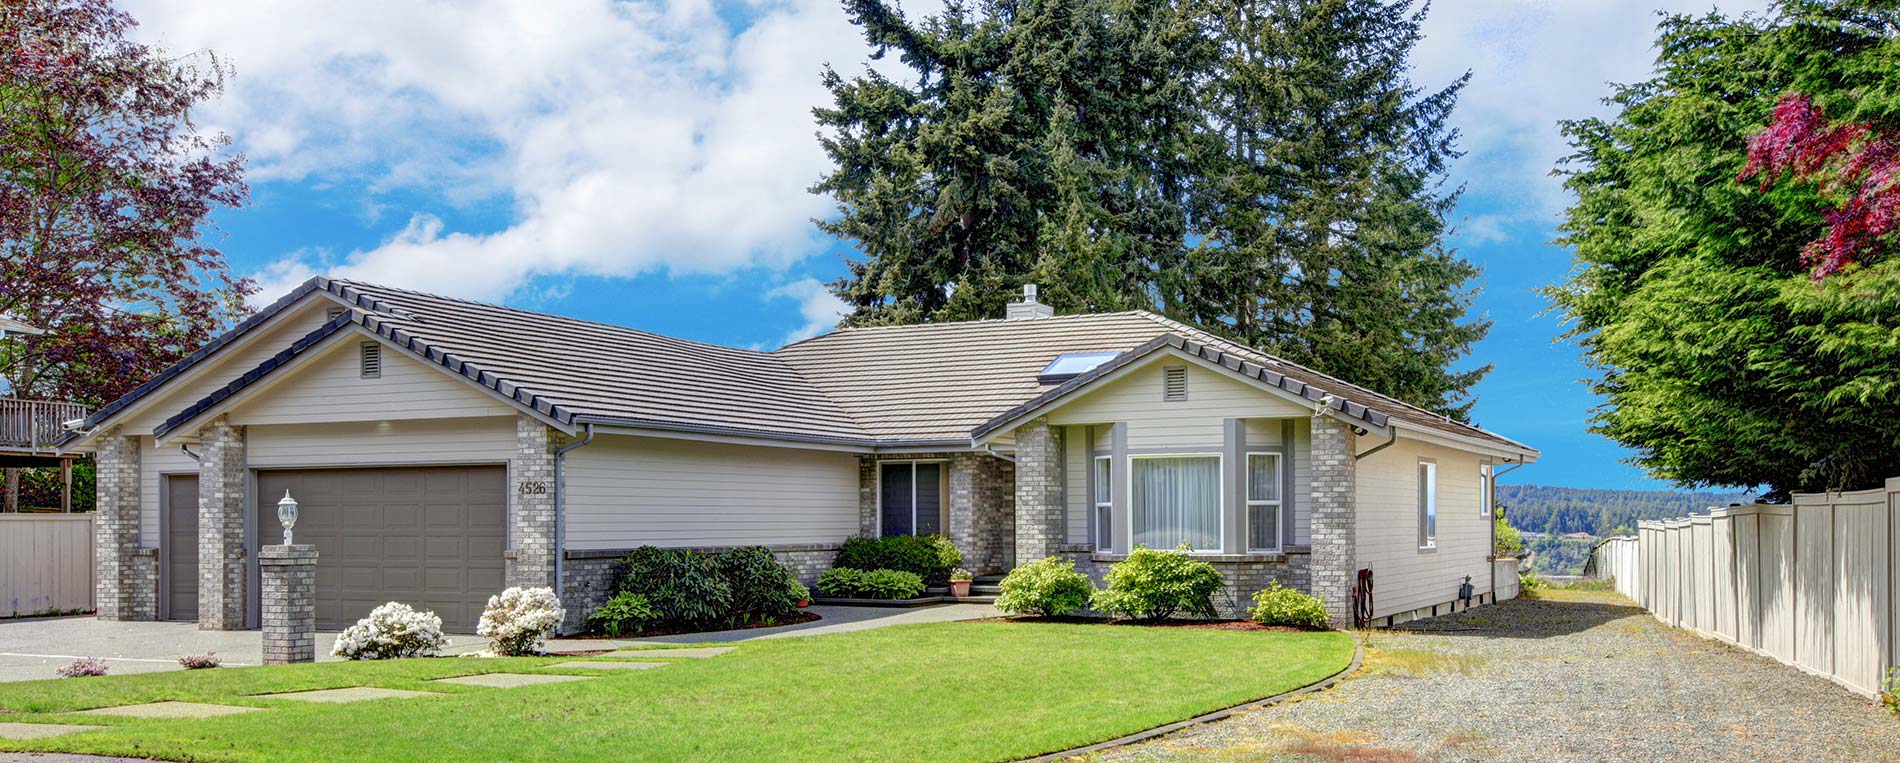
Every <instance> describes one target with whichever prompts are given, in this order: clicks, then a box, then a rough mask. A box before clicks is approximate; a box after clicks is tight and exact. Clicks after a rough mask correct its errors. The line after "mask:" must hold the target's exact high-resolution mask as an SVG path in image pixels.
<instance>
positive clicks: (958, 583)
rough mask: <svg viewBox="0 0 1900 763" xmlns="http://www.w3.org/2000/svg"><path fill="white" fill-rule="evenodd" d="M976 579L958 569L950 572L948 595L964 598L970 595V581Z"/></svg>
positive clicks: (966, 571) (965, 571)
mask: <svg viewBox="0 0 1900 763" xmlns="http://www.w3.org/2000/svg"><path fill="white" fill-rule="evenodd" d="M975 578H976V576H975V575H972V574H970V571H969V570H966V569H964V568H962V567H958V568H956V569H954V570H951V571H950V595H951V596H956V597H959V598H961V597H964V596H969V595H970V581H971V580H974V579H975Z"/></svg>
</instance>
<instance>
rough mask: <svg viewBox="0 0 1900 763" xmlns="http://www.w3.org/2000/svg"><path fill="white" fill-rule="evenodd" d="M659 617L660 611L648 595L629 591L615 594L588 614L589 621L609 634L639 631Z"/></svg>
mask: <svg viewBox="0 0 1900 763" xmlns="http://www.w3.org/2000/svg"><path fill="white" fill-rule="evenodd" d="M659 619H660V611H659V610H657V609H654V608H653V605H651V604H648V603H647V597H645V596H641V595H640V594H637V593H632V592H629V591H621V592H620V593H617V594H614V597H613V598H611V599H608V600H607V602H606V603H605V604H602V605H600V607H599V608H597V609H595V610H594V613H593V614H591V615H588V616H587V621H588V622H591V623H593V624H594V627H597V628H599V629H600V630H601V631H602V632H603V633H606V634H607V635H609V636H624V635H626V634H629V633H638V632H640V631H643V630H646V627H647V625H648V624H650V623H653V622H655V621H658V620H659Z"/></svg>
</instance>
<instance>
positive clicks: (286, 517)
mask: <svg viewBox="0 0 1900 763" xmlns="http://www.w3.org/2000/svg"><path fill="white" fill-rule="evenodd" d="M277 521H278V522H279V523H281V524H283V526H284V545H286V546H288V545H291V543H290V528H292V527H296V526H297V499H295V498H292V497H290V491H288V490H286V491H284V500H281V501H278V502H277Z"/></svg>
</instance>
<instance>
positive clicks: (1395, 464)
mask: <svg viewBox="0 0 1900 763" xmlns="http://www.w3.org/2000/svg"><path fill="white" fill-rule="evenodd" d="M1420 458H1430V459H1433V460H1435V461H1436V462H1437V463H1438V545H1437V547H1436V548H1434V549H1431V550H1421V549H1420V548H1419V546H1418V498H1419V496H1418V463H1419V459H1420ZM1479 463H1480V457H1479V456H1477V455H1476V454H1472V453H1466V452H1463V451H1458V450H1453V449H1451V448H1446V447H1443V446H1439V445H1432V444H1428V443H1422V442H1419V441H1417V440H1408V439H1400V440H1399V441H1398V442H1397V443H1396V444H1394V445H1393V446H1392V447H1389V448H1386V449H1384V450H1381V451H1379V452H1378V453H1376V454H1374V455H1371V456H1368V457H1366V458H1365V459H1362V460H1360V461H1359V463H1358V470H1359V471H1358V475H1357V478H1356V481H1357V491H1356V497H1357V501H1358V508H1357V523H1356V525H1355V529H1356V532H1357V535H1358V541H1359V550H1358V564H1359V566H1360V567H1369V568H1371V569H1372V574H1373V584H1374V591H1375V595H1374V596H1373V605H1374V612H1373V615H1374V616H1375V617H1383V616H1385V615H1389V614H1394V613H1400V612H1407V611H1410V610H1414V609H1418V608H1419V607H1429V606H1432V605H1434V604H1443V603H1445V602H1448V601H1451V600H1453V599H1456V598H1457V597H1458V586H1459V585H1460V584H1461V583H1463V582H1464V576H1466V575H1470V576H1471V585H1472V586H1473V587H1475V588H1476V590H1477V592H1478V593H1487V592H1489V590H1490V585H1491V564H1490V562H1489V561H1488V560H1489V557H1490V553H1491V527H1490V520H1489V519H1488V518H1486V517H1484V516H1481V515H1479V513H1478V511H1479V496H1480V492H1479V482H1480V477H1479V472H1478V465H1479Z"/></svg>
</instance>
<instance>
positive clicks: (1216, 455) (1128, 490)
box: [1122, 451, 1227, 555]
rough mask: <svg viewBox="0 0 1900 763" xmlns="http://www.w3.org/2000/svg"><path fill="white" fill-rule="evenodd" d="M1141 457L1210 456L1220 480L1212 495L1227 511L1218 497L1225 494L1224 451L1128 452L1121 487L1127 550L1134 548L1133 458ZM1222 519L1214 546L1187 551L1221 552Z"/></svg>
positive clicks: (1223, 538)
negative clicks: (1125, 502)
mask: <svg viewBox="0 0 1900 763" xmlns="http://www.w3.org/2000/svg"><path fill="white" fill-rule="evenodd" d="M1142 458H1211V459H1214V462H1215V464H1214V474H1215V475H1216V476H1217V477H1218V478H1219V480H1220V484H1219V485H1218V486H1216V488H1215V490H1214V495H1215V497H1216V500H1219V501H1220V505H1219V506H1218V509H1219V511H1221V512H1222V513H1225V512H1226V511H1227V506H1226V505H1225V504H1226V502H1225V501H1224V500H1221V499H1220V498H1219V497H1220V496H1224V495H1227V455H1226V454H1225V453H1221V452H1218V451H1215V452H1210V453H1130V454H1128V469H1127V470H1126V471H1127V472H1128V474H1126V475H1124V476H1123V478H1122V489H1123V492H1122V495H1124V496H1127V503H1128V509H1127V511H1125V512H1123V513H1124V514H1125V516H1124V517H1123V519H1124V520H1125V521H1127V522H1128V550H1129V551H1133V550H1135V548H1134V547H1135V460H1136V459H1142ZM1222 519H1223V521H1221V522H1220V523H1219V525H1220V539H1219V541H1218V542H1217V543H1215V545H1214V548H1211V549H1200V548H1191V549H1188V553H1190V554H1210V555H1218V554H1220V553H1222V549H1225V548H1226V547H1227V522H1226V521H1224V520H1225V517H1222ZM1155 550H1157V551H1173V550H1174V549H1171V548H1162V549H1155Z"/></svg>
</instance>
